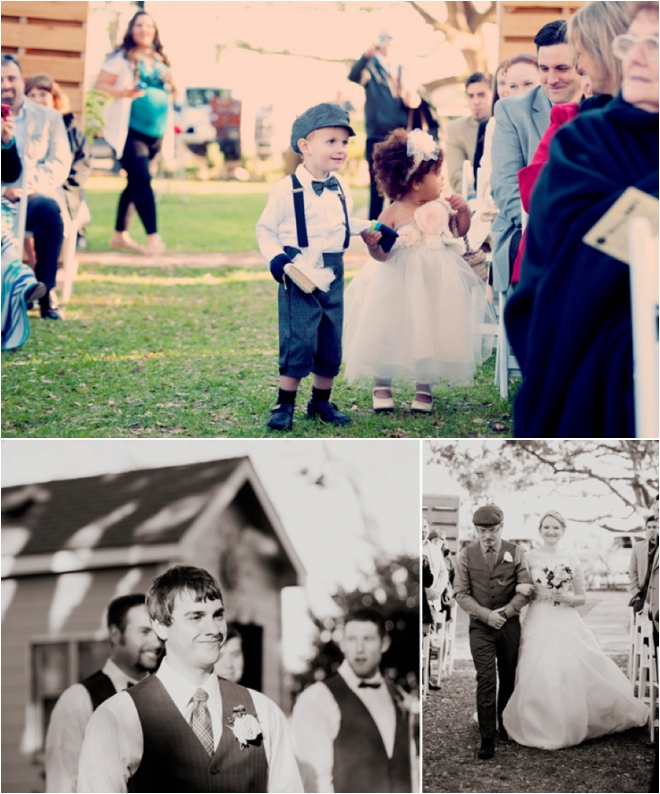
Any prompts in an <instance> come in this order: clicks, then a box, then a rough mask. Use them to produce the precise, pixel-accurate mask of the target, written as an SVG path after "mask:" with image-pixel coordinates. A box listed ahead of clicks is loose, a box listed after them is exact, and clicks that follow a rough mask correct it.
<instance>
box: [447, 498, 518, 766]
mask: <svg viewBox="0 0 660 794" xmlns="http://www.w3.org/2000/svg"><path fill="white" fill-rule="evenodd" d="M472 523H473V524H474V527H475V530H476V533H477V540H476V541H475V542H473V543H470V544H469V545H468V546H466V547H465V548H464V549H463V550H462V551H461V553H460V554H459V556H458V564H457V566H456V574H455V578H454V589H455V596H456V600H457V601H458V605H459V606H460V607H461V609H462V610H463V611H464V612H467V613H468V615H469V616H470V652H471V654H472V660H473V661H474V666H475V667H476V669H477V714H478V717H479V730H480V732H481V748H480V749H479V753H478V756H479V758H481V759H488V758H492V757H493V755H494V753H495V733H496V730H497V725H498V723H499V726H500V729H499V736H500V739H501V740H502V741H507V740H508V738H509V737H508V735H507V733H506V730H505V729H504V726H503V725H502V712H503V711H504V707H505V706H506V704H507V702H508V700H509V698H510V697H511V693H512V692H513V687H514V684H515V678H516V665H517V663H518V647H519V645H520V619H519V618H520V610H521V609H522V608H523V607H524V606H525V604H526V603H527V600H528V595H525V594H523V593H522V592H516V587H518V586H519V585H530V586H529V588H524V587H521V588H520V589H521V590H526V589H527V590H528V593H529V594H531V593H532V591H533V587H532V585H531V582H532V580H531V577H530V575H529V571H528V569H527V563H526V562H525V555H524V553H523V551H522V549H521V548H520V547H519V546H516V545H515V544H514V543H509V542H508V541H506V540H502V527H503V525H504V513H503V512H502V511H501V510H500V508H499V507H497V506H496V505H486V506H485V507H480V508H478V509H477V511H476V512H475V514H474V516H473V517H472ZM498 677H499V693H498V694H497V703H496V693H497V680H498Z"/></svg>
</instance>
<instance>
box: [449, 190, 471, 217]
mask: <svg viewBox="0 0 660 794" xmlns="http://www.w3.org/2000/svg"><path fill="white" fill-rule="evenodd" d="M447 202H448V204H449V206H450V207H451V208H452V209H453V210H454V212H467V211H468V210H469V209H470V208H469V207H468V203H467V201H466V200H465V199H464V198H463V196H460V195H459V194H458V193H452V194H451V196H449V198H448V199H447Z"/></svg>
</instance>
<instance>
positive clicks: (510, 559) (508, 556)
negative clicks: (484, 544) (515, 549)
mask: <svg viewBox="0 0 660 794" xmlns="http://www.w3.org/2000/svg"><path fill="white" fill-rule="evenodd" d="M502 559H503V560H504V562H513V557H512V556H511V552H508V551H505V552H504V557H502Z"/></svg>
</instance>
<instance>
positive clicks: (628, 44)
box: [612, 33, 659, 61]
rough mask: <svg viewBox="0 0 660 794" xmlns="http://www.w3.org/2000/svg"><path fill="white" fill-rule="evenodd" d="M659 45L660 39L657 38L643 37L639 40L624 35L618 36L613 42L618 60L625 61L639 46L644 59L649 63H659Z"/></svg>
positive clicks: (613, 48)
mask: <svg viewBox="0 0 660 794" xmlns="http://www.w3.org/2000/svg"><path fill="white" fill-rule="evenodd" d="M658 43H659V39H658V37H657V36H643V37H642V38H641V39H638V38H637V37H636V36H631V35H630V34H628V33H624V34H623V35H621V36H617V37H616V38H615V39H614V41H613V42H612V52H613V53H614V55H615V56H616V57H617V58H620V59H621V60H623V59H624V58H625V57H626V56H627V55H628V54H629V53H630V51H631V50H632V49H633V48H634V47H636V46H637V45H638V44H639V46H640V47H641V49H642V53H643V54H644V57H645V58H646V59H647V60H648V61H657V60H658Z"/></svg>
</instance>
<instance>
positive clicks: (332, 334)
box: [277, 254, 344, 378]
mask: <svg viewBox="0 0 660 794" xmlns="http://www.w3.org/2000/svg"><path fill="white" fill-rule="evenodd" d="M323 265H324V267H331V268H332V270H333V272H334V274H335V280H334V281H333V282H332V284H330V287H329V289H328V291H327V292H322V291H321V290H319V289H316V290H314V292H313V293H310V294H308V293H306V292H303V291H302V290H301V289H299V288H298V287H297V286H296V285H295V284H294V283H293V282H292V281H291V279H289V278H287V277H286V276H285V283H286V288H285V286H284V285H283V284H280V288H279V292H278V295H277V305H278V311H279V331H280V362H279V363H280V375H286V376H288V377H290V378H304V377H306V376H307V375H309V373H310V372H313V373H315V374H316V375H322V376H324V377H327V378H334V377H335V375H337V373H338V372H339V367H340V365H341V352H342V351H341V336H342V328H343V324H344V255H343V254H323Z"/></svg>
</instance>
